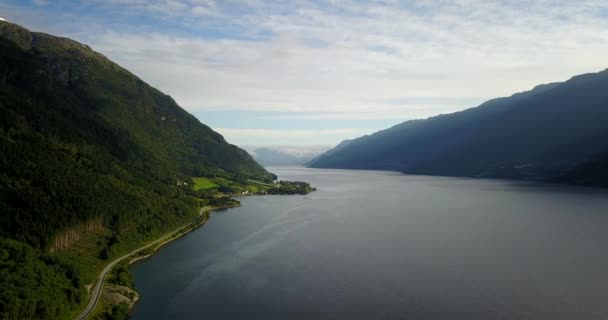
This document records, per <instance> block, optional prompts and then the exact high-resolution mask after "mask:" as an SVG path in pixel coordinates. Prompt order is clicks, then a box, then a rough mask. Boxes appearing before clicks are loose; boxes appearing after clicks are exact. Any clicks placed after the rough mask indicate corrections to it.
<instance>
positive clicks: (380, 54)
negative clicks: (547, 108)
mask: <svg viewBox="0 0 608 320" xmlns="http://www.w3.org/2000/svg"><path fill="white" fill-rule="evenodd" d="M0 17H3V18H5V19H7V20H9V21H11V22H14V23H17V24H20V25H22V26H24V27H27V28H29V29H30V30H33V31H43V32H46V33H51V34H55V35H61V36H66V37H70V38H73V39H75V40H77V41H80V42H83V43H85V44H88V45H90V46H91V47H92V48H93V49H94V50H96V51H98V52H101V53H103V54H104V55H106V56H107V57H108V58H110V59H112V60H113V61H115V62H117V63H118V64H120V65H122V66H123V67H125V68H127V69H128V70H130V71H131V72H133V73H134V74H136V75H137V76H139V77H140V78H142V79H143V80H144V81H146V82H148V83H150V84H151V85H153V86H155V87H156V88H158V89H159V90H161V91H163V92H164V93H166V94H169V95H171V96H172V97H173V98H174V99H175V100H176V101H177V102H178V104H179V105H180V106H182V107H183V108H184V109H186V110H188V111H189V112H190V113H192V114H194V115H195V116H196V117H197V118H199V120H200V121H201V122H203V123H205V124H207V125H209V126H210V127H212V128H213V129H215V130H217V131H219V132H220V133H222V134H223V135H224V137H225V138H226V139H227V140H228V141H229V142H231V143H234V144H237V145H241V146H248V145H256V146H262V145H277V146H278V145H281V146H301V147H305V146H324V145H326V146H331V145H335V144H337V143H339V142H340V141H341V140H343V139H349V138H354V137H358V136H361V135H364V134H369V133H373V132H375V131H378V130H381V129H385V128H387V127H390V126H392V125H395V124H398V123H401V122H403V121H406V120H410V119H418V118H426V117H429V116H433V115H437V114H443V113H450V112H455V111H459V110H462V109H465V108H470V107H474V106H477V105H479V104H480V103H482V102H484V101H486V100H488V99H491V98H495V97H500V96H508V95H511V94H513V93H516V92H521V91H525V90H529V89H531V88H533V87H534V86H536V85H538V84H541V83H548V82H555V81H565V80H567V79H568V78H570V77H572V76H574V75H576V74H581V73H588V72H598V71H601V70H604V69H606V68H607V67H608V60H606V58H605V57H608V1H605V0H578V1H569V0H568V1H555V0H530V1H521V0H508V1H481V0H437V1H431V0H420V1H393V0H373V1H372V0H370V1H359V0H345V1H340V0H313V1H301V0H277V1H262V0H242V1H233V0H222V1H220V0H151V1H144V0H74V1H60V0H53V1H50V0H49V1H46V0H33V1H28V0H18V1H12V0H0Z"/></svg>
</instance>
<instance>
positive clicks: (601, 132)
mask: <svg viewBox="0 0 608 320" xmlns="http://www.w3.org/2000/svg"><path fill="white" fill-rule="evenodd" d="M607 124H608V71H602V72H599V73H592V74H584V75H579V76H576V77H573V78H572V79H570V80H568V81H566V82H563V83H552V84H547V85H541V86H538V87H536V88H534V89H532V90H530V91H527V92H523V93H518V94H515V95H513V96H510V97H506V98H499V99H494V100H490V101H488V102H486V103H483V104H482V105H480V106H478V107H476V108H472V109H468V110H464V111H461V112H456V113H452V114H446V115H440V116H436V117H432V118H428V119H425V120H412V121H406V122H404V123H401V124H399V125H396V126H394V127H392V128H389V129H386V130H382V131H379V132H376V133H374V134H372V135H368V136H364V137H360V138H358V139H354V140H352V141H349V142H348V144H347V145H346V146H344V145H342V144H341V145H340V146H338V147H337V148H335V149H333V150H330V151H328V152H327V153H325V154H324V155H321V156H320V157H318V158H317V159H316V160H314V161H313V162H311V163H310V164H309V165H310V166H311V167H316V168H347V169H379V170H396V171H401V172H405V173H410V174H429V175H447V176H468V177H491V178H513V179H530V180H545V181H559V182H567V183H579V184H592V185H608V179H606V175H605V172H606V165H607V164H608V162H607V161H606V160H605V159H606V156H605V155H606V154H608V125H607ZM600 171H601V172H604V176H603V178H602V177H597V176H596V174H597V173H598V172H600Z"/></svg>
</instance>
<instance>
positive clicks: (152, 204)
mask: <svg viewBox="0 0 608 320" xmlns="http://www.w3.org/2000/svg"><path fill="white" fill-rule="evenodd" d="M193 176H221V177H225V178H228V179H233V180H239V179H247V178H255V179H258V180H265V181H268V180H270V179H271V175H270V173H268V172H267V171H265V170H264V169H263V168H262V167H261V166H259V165H258V164H257V163H256V162H255V161H254V160H253V159H252V158H251V157H250V156H249V154H247V153H246V152H245V151H243V150H241V149H239V148H238V147H236V146H233V145H230V144H229V143H227V142H226V141H225V140H224V138H223V137H222V136H221V135H220V134H218V133H216V132H214V131H213V130H211V129H210V128H209V127H207V126H205V125H203V124H201V123H200V122H199V121H198V120H197V119H196V118H194V117H193V116H192V115H190V114H188V113H187V112H186V111H184V110H183V109H182V108H180V107H179V106H178V105H177V104H176V103H175V101H173V99H172V98H171V97H169V96H167V95H165V94H163V93H162V92H160V91H158V90H156V89H154V88H152V87H150V86H149V85H148V84H146V83H145V82H143V81H142V80H140V79H139V78H137V77H136V76H134V75H133V74H131V73H129V72H128V71H127V70H125V69H123V68H121V67H120V66H118V65H116V64H115V63H113V62H111V61H110V60H108V59H107V58H106V57H104V56H103V55H101V54H99V53H97V52H95V51H93V50H92V49H91V48H89V47H88V46H86V45H83V44H80V43H78V42H76V41H73V40H70V39H66V38H59V37H54V36H51V35H47V34H43V33H34V32H30V31H28V30H26V29H24V28H22V27H20V26H17V25H14V24H10V23H7V22H4V21H0V239H2V240H0V318H2V319H4V318H19V319H29V318H35V319H54V318H57V317H61V315H64V314H65V313H66V312H67V311H69V310H70V309H73V308H74V306H75V305H78V304H79V303H80V302H81V301H82V299H83V297H84V293H83V290H84V287H83V282H82V281H83V279H82V278H81V276H82V275H79V274H78V270H77V268H74V267H73V266H71V265H70V264H69V263H67V262H66V261H63V260H61V259H60V257H59V256H55V255H52V254H51V255H49V253H48V252H49V251H56V250H59V249H61V248H63V247H65V246H66V245H67V244H69V243H72V242H74V241H77V240H78V239H80V237H84V236H85V235H86V234H87V233H89V232H93V231H95V230H98V229H104V230H109V231H108V232H109V233H108V234H109V235H108V240H107V243H105V242H104V243H103V244H101V245H102V246H103V247H105V251H104V252H103V255H105V256H106V257H107V256H111V255H112V254H113V252H114V251H116V252H118V251H120V248H126V247H128V245H127V244H129V243H135V242H137V241H139V240H140V239H146V238H149V237H151V236H153V235H155V234H158V233H159V232H162V231H166V230H168V228H171V227H173V226H176V225H178V224H181V223H183V221H185V220H186V219H190V218H192V217H193V216H195V215H196V214H197V211H198V207H199V206H200V203H199V200H197V198H196V197H194V196H195V195H196V194H195V193H194V191H193V190H192V189H191V188H190V187H189V185H190V186H191V185H192V184H189V183H190V182H192V180H191V177H193ZM8 239H11V240H8ZM104 241H105V240H104ZM45 275H48V276H45ZM84 280H90V279H84ZM32 293H34V294H32Z"/></svg>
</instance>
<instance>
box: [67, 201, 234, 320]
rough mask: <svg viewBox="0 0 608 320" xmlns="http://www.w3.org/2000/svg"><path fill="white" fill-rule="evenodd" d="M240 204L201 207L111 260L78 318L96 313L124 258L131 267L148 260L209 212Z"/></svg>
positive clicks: (188, 231)
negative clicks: (109, 280) (187, 219)
mask: <svg viewBox="0 0 608 320" xmlns="http://www.w3.org/2000/svg"><path fill="white" fill-rule="evenodd" d="M240 206H241V204H240V203H238V204H232V205H227V206H221V207H210V206H205V207H202V208H201V209H200V213H199V215H198V216H197V218H195V220H194V221H192V222H189V223H187V224H185V225H183V226H181V227H179V228H177V229H176V230H174V231H172V232H169V233H167V234H165V235H163V236H161V237H159V238H157V239H155V240H152V241H150V242H148V243H146V244H144V245H143V246H141V247H139V248H138V249H135V250H133V251H130V252H129V253H127V254H125V255H123V256H120V257H119V258H116V259H114V260H113V261H111V262H110V263H108V265H106V267H105V268H104V269H103V270H102V272H101V274H100V276H99V277H98V280H97V283H94V284H93V285H92V286H93V287H92V288H93V289H92V291H93V290H95V288H96V287H98V286H99V288H98V289H97V292H96V293H95V294H96V296H95V298H94V301H89V303H88V304H87V306H86V307H85V309H83V310H82V312H81V313H80V314H78V315H77V316H76V320H84V319H88V318H89V316H91V315H93V314H95V312H96V311H97V307H98V306H99V300H101V297H102V295H103V294H104V293H106V290H105V285H106V283H105V281H106V278H107V276H108V274H109V273H110V272H111V271H112V270H114V268H115V267H116V266H117V265H118V264H119V263H120V262H122V261H123V260H126V259H129V258H131V259H130V260H129V261H128V262H127V266H129V267H130V266H131V265H133V264H135V263H139V262H141V261H144V260H146V259H148V258H151V257H152V256H154V254H156V253H157V252H158V250H159V249H160V248H162V247H163V246H165V245H167V244H168V243H170V242H172V241H174V240H177V239H179V238H181V237H183V236H185V235H187V234H189V233H190V232H192V231H194V230H196V229H198V228H199V227H201V226H202V225H204V224H205V223H206V222H207V220H209V217H210V216H209V214H210V213H211V212H213V211H217V210H222V209H230V208H236V207H240ZM205 209H207V210H205ZM205 213H207V216H205V217H204V218H203V219H202V220H201V221H197V219H198V218H199V217H201V216H203V215H204V214H205ZM149 247H153V249H152V251H151V252H150V253H148V254H146V255H143V256H135V257H133V256H134V255H137V253H138V252H139V251H141V250H146V249H148V248H149ZM132 290H133V291H135V293H137V291H136V290H135V289H134V288H133V289H132ZM137 295H138V298H137V299H135V300H134V301H133V303H132V304H131V307H130V308H129V310H128V313H129V314H130V313H131V312H132V311H133V309H134V307H135V305H136V303H137V301H138V300H139V293H137ZM89 298H91V297H89ZM108 306H109V307H111V306H112V305H108ZM87 309H89V310H87Z"/></svg>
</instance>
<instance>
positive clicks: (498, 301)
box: [133, 168, 608, 320]
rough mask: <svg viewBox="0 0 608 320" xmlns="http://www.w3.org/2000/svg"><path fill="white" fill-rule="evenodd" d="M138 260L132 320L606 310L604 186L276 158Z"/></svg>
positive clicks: (563, 314)
mask: <svg viewBox="0 0 608 320" xmlns="http://www.w3.org/2000/svg"><path fill="white" fill-rule="evenodd" d="M272 171H273V172H275V173H276V174H278V175H279V177H280V178H282V179H290V180H304V181H308V182H311V183H312V184H313V185H315V186H316V187H317V188H318V189H319V191H317V192H315V193H312V194H310V195H309V196H306V197H303V196H265V197H248V198H242V199H241V201H242V204H243V206H242V207H240V208H236V209H230V210H225V211H221V212H217V213H215V214H214V215H213V216H212V218H211V220H210V221H209V222H208V223H207V224H206V225H205V226H204V227H202V228H201V229H198V230H197V231H195V232H193V233H191V234H189V235H188V236H186V237H185V238H182V239H180V240H178V241H176V242H174V243H172V244H170V245H168V246H167V247H165V248H164V249H163V250H161V251H160V252H159V253H158V254H157V255H156V256H154V257H153V258H152V259H151V260H149V261H147V262H145V263H142V264H139V265H136V266H135V267H134V268H133V271H134V273H135V284H136V287H137V290H138V291H139V292H140V293H141V295H142V298H141V300H140V302H139V303H138V305H137V307H136V309H135V312H134V314H133V318H134V319H146V320H149V319H366V320H367V319H484V320H490V319H534V320H538V319H552V320H553V319H568V320H572V319H602V320H604V319H608V251H607V250H606V245H607V244H608V192H606V191H602V190H594V189H585V188H569V187H561V186H547V185H544V186H543V185H534V184H525V183H514V182H508V181H496V180H473V179H453V178H439V177H426V176H406V175H400V174H396V173H390V172H370V171H340V170H313V169H303V168H272Z"/></svg>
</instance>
